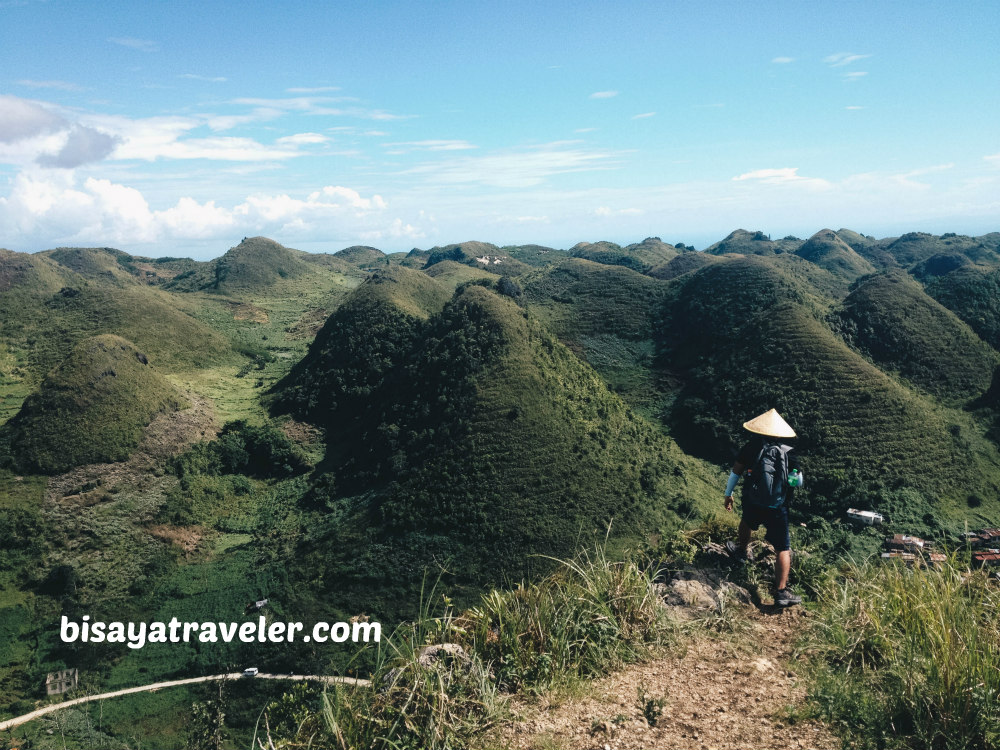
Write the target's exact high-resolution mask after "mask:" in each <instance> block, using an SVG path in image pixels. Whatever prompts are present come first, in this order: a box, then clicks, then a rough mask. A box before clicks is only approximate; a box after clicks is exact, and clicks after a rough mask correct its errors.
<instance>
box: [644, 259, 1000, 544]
mask: <svg viewBox="0 0 1000 750" xmlns="http://www.w3.org/2000/svg"><path fill="white" fill-rule="evenodd" d="M730 274H731V275H732V277H733V278H732V280H730V279H727V278H726V276H727V275H730ZM825 309H826V305H825V304H824V301H823V298H822V297H820V296H818V295H816V294H815V292H811V291H809V288H808V287H806V286H804V285H803V284H801V282H798V281H796V280H795V279H793V278H792V277H790V276H789V275H787V274H785V273H783V272H781V271H779V270H778V268H777V267H776V266H775V265H773V264H771V263H769V262H768V261H767V260H766V259H761V260H757V259H749V258H747V259H744V260H740V261H733V262H730V263H725V264H720V265H717V266H712V267H709V268H706V269H704V270H703V271H700V272H698V273H697V274H694V275H693V277H692V278H691V279H690V280H689V281H688V282H687V283H686V284H684V286H683V287H682V288H681V289H680V290H679V293H678V294H677V296H676V298H675V299H674V300H673V301H672V303H671V304H670V305H669V306H668V314H667V318H666V324H665V329H664V334H665V335H664V338H663V339H662V341H661V347H662V349H661V355H660V356H661V358H662V361H663V362H665V363H666V364H667V366H669V367H670V368H671V370H672V371H674V372H678V373H680V374H682V376H683V377H684V379H685V380H684V387H683V388H682V389H681V391H680V393H679V394H678V397H677V401H676V403H675V405H674V408H673V410H672V413H671V414H670V420H671V421H670V425H671V427H672V432H673V434H677V435H678V436H679V437H680V436H682V447H684V448H685V449H686V450H688V451H691V452H694V453H696V454H698V455H704V456H708V457H713V458H714V459H715V460H726V459H727V458H729V457H730V456H732V455H733V454H732V453H731V452H730V451H735V449H736V447H737V446H738V445H739V444H740V443H741V442H742V438H741V436H740V435H739V434H738V433H737V431H736V430H737V428H738V425H740V424H741V423H742V422H743V421H745V419H746V418H747V416H748V415H754V414H760V413H762V412H764V411H766V410H767V409H769V408H772V407H774V408H777V409H778V410H779V412H781V414H782V415H783V416H785V417H786V418H787V419H788V421H789V422H790V423H791V424H792V425H793V426H794V427H795V429H796V431H797V432H798V433H799V435H800V439H799V441H798V445H799V451H800V454H801V455H803V456H804V457H805V461H806V463H805V471H806V473H807V474H809V475H810V476H811V477H812V480H811V483H810V485H809V491H807V492H806V493H803V495H802V497H801V500H800V501H799V502H800V505H801V507H802V510H803V512H813V513H817V514H821V515H825V516H828V517H836V516H839V515H840V514H842V513H843V511H844V510H845V509H846V507H847V506H849V505H855V506H856V505H857V504H858V503H859V499H861V498H863V499H865V501H866V502H870V503H873V504H875V505H877V504H878V503H879V502H880V501H881V500H882V499H886V498H887V497H888V496H889V495H890V494H891V493H892V492H894V491H897V490H901V489H903V488H910V489H911V490H913V491H915V492H917V493H918V494H919V495H922V496H923V500H922V501H921V503H920V505H921V506H922V507H923V508H924V509H925V513H924V519H923V521H922V523H921V527H920V528H915V529H912V533H921V532H927V533H933V532H934V531H935V530H936V529H939V528H940V526H941V525H945V526H947V525H948V524H952V523H960V522H961V520H962V519H964V518H967V517H968V516H967V514H969V512H970V506H973V505H974V506H975V507H976V510H975V511H974V514H975V515H977V516H979V517H978V518H977V521H976V522H979V521H980V520H984V518H983V517H984V516H985V517H988V518H995V517H996V514H997V511H998V508H997V507H996V505H995V504H993V503H990V504H988V505H987V504H985V503H980V502H971V501H970V498H972V497H978V498H991V497H995V496H996V494H997V492H998V480H1000V473H998V470H997V469H998V467H1000V456H998V454H997V449H996V446H995V445H994V444H992V443H990V442H988V441H987V440H986V439H985V438H984V436H983V434H982V428H981V427H979V426H977V425H974V424H973V423H972V421H971V420H970V419H969V417H968V415H967V414H964V413H962V412H961V411H958V410H949V409H944V408H942V407H941V406H940V405H939V404H938V403H936V402H935V401H934V400H933V399H930V398H926V397H921V396H918V395H916V394H914V393H913V392H912V391H911V390H910V389H908V388H906V387H905V386H904V385H902V384H900V383H898V382H897V381H895V380H893V379H892V378H890V377H889V376H887V375H886V374H885V373H883V372H882V371H881V370H879V369H877V368H876V367H875V366H873V365H872V364H870V363H869V362H867V361H866V360H865V359H864V358H863V357H861V356H860V355H859V354H857V353H856V352H854V351H853V350H851V349H850V348H849V347H847V346H846V345H845V344H844V343H843V341H842V340H841V339H839V338H838V337H837V336H835V335H834V333H833V332H832V331H831V330H830V329H829V328H828V327H827V326H826V325H825V324H824V322H823V317H824V315H825ZM866 507H868V506H866ZM980 514H982V515H980Z"/></svg>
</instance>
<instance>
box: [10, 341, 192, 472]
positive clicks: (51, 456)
mask: <svg viewBox="0 0 1000 750" xmlns="http://www.w3.org/2000/svg"><path fill="white" fill-rule="evenodd" d="M182 403H183V399H182V398H181V396H180V394H179V393H178V392H177V391H176V390H175V389H174V388H173V386H171V385H170V384H169V383H168V382H167V380H166V379H165V378H164V377H163V376H162V375H160V374H159V373H158V372H157V371H156V369H155V368H154V367H153V365H151V364H150V363H149V360H148V358H147V357H146V355H145V354H143V353H142V352H140V351H139V350H138V349H137V348H136V347H135V345H134V344H132V343H131V342H129V341H126V340H125V339H123V338H121V337H119V336H113V335H110V334H105V335H101V336H95V337H93V338H89V339H86V340H84V341H83V342H81V343H80V344H78V345H77V346H76V347H75V348H74V349H73V352H72V353H71V354H70V356H69V357H68V358H67V359H66V360H65V361H64V362H63V363H62V364H61V365H60V366H59V367H57V368H56V369H55V370H53V371H52V372H51V373H49V375H48V376H47V377H46V378H45V380H44V381H43V382H42V386H41V388H40V389H39V391H38V392H37V393H35V394H34V395H32V396H30V397H29V398H28V399H27V400H26V401H25V402H24V405H23V406H22V408H21V411H20V412H18V414H17V416H15V417H14V418H13V419H12V420H10V421H9V422H8V423H7V424H6V425H5V426H4V428H3V442H4V443H5V444H6V450H7V453H8V455H10V456H11V458H12V459H13V463H14V465H15V466H16V467H17V468H18V469H19V470H21V471H38V472H42V473H55V472H60V471H65V470H67V469H70V468H72V467H73V466H78V465H80V464H86V463H96V462H106V461H122V460H124V459H126V458H128V456H129V455H130V453H131V452H132V451H133V450H135V448H136V447H138V445H139V442H140V440H141V439H142V433H143V429H144V428H145V427H146V425H147V424H149V422H150V421H151V420H152V418H153V417H154V416H155V415H156V414H157V413H159V412H161V411H164V410H167V409H176V408H178V407H180V406H181V404H182Z"/></svg>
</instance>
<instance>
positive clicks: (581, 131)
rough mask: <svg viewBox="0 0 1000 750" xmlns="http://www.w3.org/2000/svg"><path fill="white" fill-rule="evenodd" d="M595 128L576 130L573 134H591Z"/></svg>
mask: <svg viewBox="0 0 1000 750" xmlns="http://www.w3.org/2000/svg"><path fill="white" fill-rule="evenodd" d="M595 130H597V128H577V129H576V130H574V131H573V132H574V133H593V132H594V131H595Z"/></svg>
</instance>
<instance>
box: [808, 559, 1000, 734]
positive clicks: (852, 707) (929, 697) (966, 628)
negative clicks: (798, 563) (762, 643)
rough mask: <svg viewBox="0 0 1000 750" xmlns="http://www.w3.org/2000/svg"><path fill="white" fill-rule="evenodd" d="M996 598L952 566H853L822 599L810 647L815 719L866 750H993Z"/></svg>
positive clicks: (997, 677) (999, 604)
mask: <svg viewBox="0 0 1000 750" xmlns="http://www.w3.org/2000/svg"><path fill="white" fill-rule="evenodd" d="M998 609H1000V589H998V587H997V586H996V581H995V580H991V579H990V578H988V577H987V575H986V574H985V573H983V572H974V573H973V572H969V571H968V570H964V569H962V568H960V567H958V566H957V565H956V564H955V562H954V559H953V558H952V560H950V561H949V562H947V563H945V564H943V565H941V566H940V567H938V568H933V567H932V568H917V569H913V570H910V569H907V568H905V567H903V566H895V565H882V566H876V565H873V564H871V563H868V564H863V565H855V566H851V567H850V568H848V570H847V575H846V577H843V578H841V579H839V580H837V581H835V582H832V583H831V584H830V585H829V586H828V587H827V588H825V589H824V590H823V591H822V592H821V594H820V606H819V618H818V620H817V622H816V624H815V625H814V627H813V629H812V632H811V636H810V644H809V646H810V647H811V648H812V649H814V650H815V652H816V654H817V655H818V664H817V666H816V670H815V673H814V676H813V683H812V688H811V691H810V697H811V700H812V702H813V704H814V705H815V710H816V713H817V715H818V716H819V718H822V719H825V720H828V721H831V722H833V723H835V724H837V725H839V726H840V727H842V728H843V730H844V731H845V733H846V734H847V735H848V740H849V741H850V742H851V744H852V746H857V747H864V748H937V749H940V750H952V749H955V750H957V749H958V748H979V749H982V750H987V749H989V748H997V747H1000V669H998V665H1000V621H998V619H997V612H998Z"/></svg>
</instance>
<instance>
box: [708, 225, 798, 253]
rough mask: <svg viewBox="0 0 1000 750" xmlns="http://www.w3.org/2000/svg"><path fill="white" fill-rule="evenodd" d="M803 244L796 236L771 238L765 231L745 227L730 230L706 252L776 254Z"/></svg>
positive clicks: (789, 250) (787, 251) (788, 251)
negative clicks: (755, 230) (748, 229)
mask: <svg viewBox="0 0 1000 750" xmlns="http://www.w3.org/2000/svg"><path fill="white" fill-rule="evenodd" d="M801 244H802V240H799V239H797V238H795V237H785V238H784V239H781V240H771V239H770V237H768V235H766V234H764V233H763V232H748V231H747V230H745V229H737V230H735V231H733V232H730V233H729V235H728V236H727V237H726V238H725V239H724V240H720V241H719V242H716V243H715V244H714V245H709V246H708V247H707V248H705V252H706V253H708V254H709V255H725V254H727V253H734V254H737V255H775V254H777V253H790V252H795V250H796V249H797V248H798V247H799V245H801Z"/></svg>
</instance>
